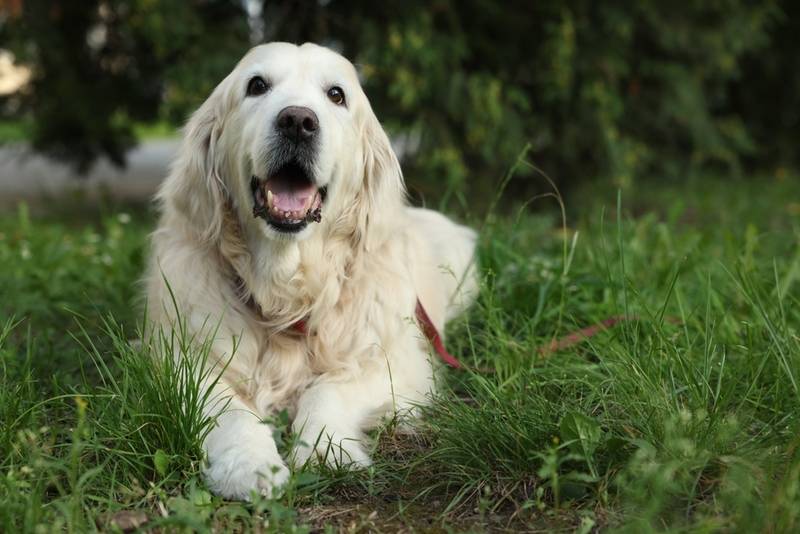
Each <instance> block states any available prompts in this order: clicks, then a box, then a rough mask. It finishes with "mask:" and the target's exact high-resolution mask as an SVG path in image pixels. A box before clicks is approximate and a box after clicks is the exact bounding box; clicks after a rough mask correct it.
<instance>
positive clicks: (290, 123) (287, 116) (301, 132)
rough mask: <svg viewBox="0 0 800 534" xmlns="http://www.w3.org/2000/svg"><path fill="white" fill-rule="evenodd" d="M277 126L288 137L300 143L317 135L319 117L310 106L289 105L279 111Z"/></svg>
mask: <svg viewBox="0 0 800 534" xmlns="http://www.w3.org/2000/svg"><path fill="white" fill-rule="evenodd" d="M275 126H276V128H277V129H278V131H279V132H281V133H282V134H283V135H285V136H286V137H287V138H289V139H291V140H292V141H295V142H296V143H299V142H301V141H309V140H311V139H312V138H313V137H314V136H315V135H317V131H318V130H319V119H317V114H316V113H314V112H313V111H311V110H310V109H308V108H304V107H300V106H289V107H286V108H283V110H281V112H280V113H278V120H277V121H276V123H275Z"/></svg>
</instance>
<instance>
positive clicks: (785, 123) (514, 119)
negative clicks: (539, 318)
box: [0, 0, 800, 195]
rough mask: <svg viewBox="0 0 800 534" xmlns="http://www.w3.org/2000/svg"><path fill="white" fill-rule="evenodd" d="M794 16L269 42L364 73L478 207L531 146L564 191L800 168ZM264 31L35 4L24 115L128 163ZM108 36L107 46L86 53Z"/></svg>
mask: <svg viewBox="0 0 800 534" xmlns="http://www.w3.org/2000/svg"><path fill="white" fill-rule="evenodd" d="M796 10H797V7H796V6H793V5H792V4H791V3H790V2H788V1H783V2H781V1H773V0H761V1H759V2H745V1H743V0H717V1H713V2H706V1H699V0H695V1H692V2H688V3H685V4H683V5H682V6H681V7H680V9H676V8H675V6H674V4H671V3H668V2H639V3H629V4H626V5H620V4H614V3H611V4H609V3H597V2H587V1H580V0H571V1H569V2H555V1H546V2H528V1H523V0H512V1H509V2H503V3H496V2H491V1H488V0H464V1H459V2H456V1H455V0H436V1H434V2H422V1H421V0H409V1H405V2H402V3H400V2H396V1H389V2H366V1H363V0H333V1H330V2H313V3H309V2H299V1H296V0H288V1H284V2H280V3H278V2H266V3H265V6H264V13H263V22H264V25H263V26H264V27H263V32H264V35H265V37H266V39H267V40H288V41H295V42H302V41H305V40H313V41H317V42H322V43H325V44H329V45H332V46H334V47H336V48H339V49H341V50H342V51H343V52H344V53H345V54H346V55H347V56H349V57H350V58H352V59H353V60H354V61H356V63H357V64H358V65H359V66H360V68H361V71H362V73H363V78H364V83H365V87H366V90H367V92H368V94H369V96H370V98H371V99H372V100H373V103H374V106H375V108H376V110H377V112H378V114H379V116H380V117H381V119H382V120H383V121H384V122H385V124H386V125H387V126H388V127H389V129H390V130H391V131H392V132H393V134H394V135H395V136H397V137H398V138H400V139H403V141H405V145H406V147H411V149H412V150H411V154H412V156H413V157H410V158H408V159H409V161H407V166H409V167H410V168H411V170H413V171H414V172H410V173H409V176H417V177H418V179H417V180H412V185H413V186H415V187H416V188H417V189H418V190H419V191H420V192H421V193H422V194H425V195H428V194H431V195H436V194H439V192H441V191H442V189H443V184H444V185H445V186H446V187H445V188H446V189H449V190H450V191H463V190H464V188H466V187H467V186H469V188H470V189H471V190H472V192H474V193H478V194H480V193H486V192H487V191H491V190H492V188H493V186H494V184H495V183H496V182H497V180H498V179H499V178H500V177H501V176H502V175H503V174H504V172H505V171H506V170H507V168H508V167H509V166H510V165H511V164H512V163H513V162H514V160H515V158H516V157H517V156H518V155H519V154H520V153H521V151H522V150H523V148H524V147H525V146H527V145H530V147H531V152H530V154H531V156H532V159H533V160H534V161H535V162H536V163H537V165H538V166H539V167H541V168H543V169H545V170H546V171H547V172H548V173H550V174H551V175H553V176H554V178H556V179H557V180H558V181H559V182H560V183H561V184H564V183H573V182H578V181H580V180H582V179H584V178H587V177H596V176H605V177H610V178H613V179H614V181H615V182H616V183H617V184H618V185H621V186H624V185H627V184H629V183H631V181H633V180H634V179H635V178H636V177H639V176H643V175H657V176H680V175H683V174H685V173H687V172H691V171H693V170H696V169H704V170H707V169H708V168H709V167H711V168H715V167H716V168H724V169H725V170H728V171H731V170H732V171H734V172H738V171H739V170H740V169H741V168H742V164H743V163H746V164H749V165H758V166H764V165H768V166H773V165H774V164H775V163H776V159H779V158H782V159H781V162H783V163H796V156H795V153H794V150H793V149H792V147H794V146H796V145H797V141H798V139H797V137H798V134H797V131H798V128H797V122H798V120H800V100H799V99H798V96H797V95H798V94H800V91H798V89H800V75H798V74H797V73H798V72H800V70H798V69H797V68H796V66H797V61H798V60H797V57H796V54H795V53H794V50H796V49H797V46H796V41H797V39H798V32H797V31H795V29H796V27H797V25H798V22H797V20H798V17H796V16H793V13H795V12H796ZM247 22H248V19H247V17H246V16H245V13H244V11H243V8H242V7H241V3H240V2H235V1H233V0H228V1H226V0H209V1H197V2H193V3H191V4H189V3H180V5H178V4H177V3H173V2H149V1H147V2H146V1H143V0H134V1H122V0H115V1H108V2H102V3H100V2H99V1H98V0H93V1H89V2H81V3H75V2H65V1H59V2H36V1H30V2H24V4H23V8H22V9H21V11H20V13H19V14H17V16H16V17H13V16H12V17H11V18H8V20H7V21H6V22H5V24H2V25H0V36H2V34H3V33H5V34H8V35H9V36H11V37H14V40H13V41H12V42H13V43H16V45H15V50H16V51H17V52H18V55H20V57H21V58H22V60H24V61H27V62H31V63H33V64H34V65H35V66H36V67H37V71H36V72H37V75H36V76H35V78H34V82H33V85H32V87H31V93H30V94H29V95H27V98H26V99H25V105H23V106H22V108H21V109H22V110H23V111H24V110H27V111H26V112H27V113H28V114H32V115H33V117H34V119H35V125H36V126H35V128H34V132H33V138H34V142H35V144H36V146H37V147H39V148H42V149H47V150H51V151H52V150H53V149H55V151H56V153H57V154H59V155H61V156H63V157H66V158H69V159H71V160H73V161H77V162H78V163H81V164H84V165H85V164H88V163H89V162H91V160H92V159H93V158H94V157H95V156H97V155H99V154H106V155H109V156H111V157H112V159H115V160H116V161H121V159H122V155H123V152H124V149H126V148H127V147H129V146H130V144H131V142H132V137H131V128H130V123H131V121H134V120H150V119H152V118H154V117H155V116H156V115H159V116H160V118H162V119H164V118H166V119H169V120H172V121H175V122H180V121H182V120H183V118H184V117H185V116H186V115H187V114H188V113H189V112H190V110H191V109H193V108H194V107H196V106H197V105H198V104H199V102H200V101H202V99H203V98H204V97H205V96H206V95H207V94H208V92H209V90H210V88H211V87H212V86H213V85H214V84H215V83H216V82H217V81H219V80H220V79H221V78H222V76H223V75H224V73H226V72H227V71H228V70H229V69H230V68H231V67H232V66H233V65H234V63H235V61H236V60H237V59H238V58H239V56H240V55H241V54H242V53H243V52H244V50H245V49H246V48H247V46H248V42H247ZM250 22H253V21H252V20H251V21H250ZM0 24H1V23H0ZM98 25H101V26H104V27H106V28H107V37H106V39H105V41H104V42H103V44H102V46H100V47H99V48H93V47H92V46H91V45H88V44H83V43H84V42H85V41H86V38H85V37H86V35H87V34H90V33H91V32H93V31H95V30H96V28H97V27H98ZM259 31H261V30H257V31H256V32H255V33H251V38H252V37H253V36H256V37H257V36H258V32H259ZM76 43H81V45H80V46H76ZM31 50H33V51H34V52H33V53H31V52H30V51H31ZM26 52H27V53H26ZM773 96H775V98H773ZM64 102H69V103H70V105H69V106H65V105H64ZM776 117H777V118H778V121H777V122H778V124H775V123H776ZM529 172H530V171H529ZM517 187H518V188H519V187H520V186H519V185H518V186H517Z"/></svg>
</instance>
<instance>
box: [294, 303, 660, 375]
mask: <svg viewBox="0 0 800 534" xmlns="http://www.w3.org/2000/svg"><path fill="white" fill-rule="evenodd" d="M416 316H417V322H419V326H420V328H421V329H422V333H423V334H425V337H426V338H427V339H428V341H429V342H430V343H431V345H433V350H435V351H436V354H438V355H439V358H441V359H442V361H443V362H444V363H445V364H446V365H448V366H449V367H452V368H453V369H463V368H464V366H463V365H462V364H461V362H460V361H458V358H456V357H455V356H453V355H452V354H450V353H449V352H448V351H447V349H446V348H445V346H444V341H442V336H441V334H439V330H437V329H436V326H435V325H434V324H433V321H431V318H430V316H428V312H427V311H425V306H423V305H422V302H420V300H419V299H417V309H416ZM635 319H637V317H636V316H625V315H616V316H613V317H609V318H608V319H605V320H604V321H601V322H599V323H597V324H593V325H591V326H587V327H585V328H581V329H580V330H576V331H574V332H571V333H569V334H567V335H566V336H564V337H562V338H560V339H554V340H552V341H551V342H550V343H548V344H547V345H544V346H541V347H539V348H538V349H537V351H536V352H537V354H538V355H539V356H540V357H544V356H547V355H549V354H551V353H553V352H557V351H560V350H564V349H566V348H569V347H572V346H573V345H577V344H578V343H581V342H583V341H586V340H587V339H589V338H590V337H593V336H595V335H597V334H599V333H600V332H602V331H604V330H608V329H609V328H611V327H613V326H614V325H616V324H618V323H620V322H623V321H631V320H635ZM670 322H675V321H674V320H670ZM290 328H291V329H292V330H293V331H294V333H296V334H300V335H308V325H307V324H306V321H305V319H300V320H299V321H297V322H296V323H294V324H292V326H291V327H290Z"/></svg>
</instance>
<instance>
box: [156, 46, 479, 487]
mask: <svg viewBox="0 0 800 534" xmlns="http://www.w3.org/2000/svg"><path fill="white" fill-rule="evenodd" d="M157 200H158V204H159V208H160V215H161V216H160V220H159V223H158V228H157V229H156V231H155V232H154V234H153V236H152V250H151V255H150V264H149V268H148V273H147V275H146V283H147V295H146V297H147V303H148V317H149V319H150V320H151V321H152V323H151V324H153V325H154V326H156V327H158V328H164V329H175V328H176V321H178V320H179V318H180V320H182V321H185V324H186V327H187V328H188V329H189V331H190V332H191V333H192V334H193V335H195V336H196V339H202V338H204V337H205V336H213V340H212V343H211V346H212V358H213V360H214V364H215V365H216V366H217V367H215V369H217V371H215V372H216V375H215V376H218V375H221V376H220V379H219V381H218V382H217V383H216V384H213V385H209V386H208V387H210V388H213V390H212V391H210V392H209V393H211V394H213V398H214V402H209V403H208V405H207V406H205V410H206V413H207V414H208V415H209V416H214V417H215V426H214V428H213V429H212V430H211V432H210V433H209V434H208V436H207V438H206V440H205V442H204V450H205V452H206V454H207V464H206V466H205V475H206V479H207V481H208V485H209V487H210V488H211V489H212V490H213V491H214V492H216V493H218V494H220V495H222V496H224V497H227V498H234V499H247V498H250V497H251V496H252V495H253V493H252V492H259V493H262V494H267V495H269V494H272V493H273V492H274V490H276V489H278V488H280V486H281V484H283V483H284V482H285V481H286V479H287V477H288V475H289V471H288V468H287V462H288V463H291V462H295V463H299V464H302V463H303V462H305V461H308V460H311V461H326V462H330V463H332V464H336V465H345V466H350V467H353V468H359V467H363V466H367V465H369V464H370V456H369V453H368V450H369V447H368V443H367V442H366V441H365V437H364V434H363V432H364V430H366V429H368V428H370V427H374V426H375V425H376V424H378V423H379V421H380V420H381V418H383V417H387V416H394V415H397V414H412V415H413V412H414V408H415V407H417V406H419V405H421V404H423V403H425V402H426V400H428V399H429V397H430V394H431V392H432V391H433V389H434V370H435V369H436V368H437V367H438V363H437V359H436V357H435V356H434V357H431V351H430V350H429V349H430V347H429V343H428V340H427V339H426V337H425V336H424V335H422V334H421V331H420V325H419V324H417V322H416V321H415V320H414V318H415V306H416V305H417V302H418V301H419V302H420V303H422V305H424V309H425V310H426V311H427V315H428V316H429V317H430V322H431V323H432V325H433V326H434V327H435V329H436V330H438V332H442V331H443V328H444V325H445V322H446V321H448V320H449V319H451V318H453V317H454V316H456V315H457V314H459V313H461V312H462V311H463V310H464V309H465V308H466V307H467V306H468V305H469V303H470V302H471V300H472V299H473V297H474V295H475V293H476V288H477V279H476V274H475V268H474V266H473V253H474V246H475V233H474V232H473V231H472V230H470V229H468V228H466V227H464V226H460V225H458V224H455V223H454V222H452V221H451V220H449V219H448V218H446V217H445V216H443V215H441V214H439V213H436V212H434V211H430V210H427V209H419V208H412V207H410V206H409V205H408V203H407V200H406V194H405V186H404V182H403V176H402V173H401V170H400V165H399V163H398V160H397V157H396V155H395V153H394V151H393V150H392V147H391V145H390V143H389V139H388V137H387V135H386V133H385V132H384V131H383V129H382V128H381V125H380V123H379V122H378V120H377V119H376V117H375V115H374V114H373V112H372V109H371V107H370V104H369V102H368V100H367V97H366V95H365V94H364V92H363V90H362V89H361V86H360V84H359V81H358V76H357V73H356V70H355V68H354V67H353V65H352V64H351V63H350V62H349V61H347V60H346V59H345V58H343V57H342V56H340V55H339V54H337V53H335V52H333V51H331V50H329V49H327V48H324V47H321V46H317V45H314V44H304V45H302V46H296V45H293V44H288V43H271V44H266V45H261V46H258V47H255V48H253V49H252V50H250V51H249V52H248V53H247V54H246V55H245V56H244V58H243V59H242V60H241V61H240V62H239V64H238V65H236V67H235V68H234V69H233V72H231V73H230V74H229V75H228V76H227V77H226V78H225V79H224V80H223V81H222V82H221V83H220V84H219V85H218V86H217V87H216V88H215V89H214V91H213V92H212V94H211V96H210V97H209V98H208V99H207V100H206V101H205V103H204V104H203V105H202V106H201V107H200V109H199V110H198V111H197V112H196V113H195V114H194V115H193V116H192V117H191V119H190V120H189V122H188V124H187V126H186V128H185V130H184V140H183V144H182V148H181V149H180V152H179V154H178V156H177V158H176V160H175V162H174V164H173V166H172V168H171V172H170V174H169V176H168V177H167V178H166V180H165V181H164V183H163V184H162V186H161V188H160V190H159V193H158V195H157ZM226 364H227V365H226ZM209 384H211V382H209ZM282 409H287V410H288V413H289V414H290V416H291V417H292V421H293V423H292V429H293V431H294V432H295V433H296V434H297V436H298V439H297V442H298V445H297V446H296V447H295V449H294V451H293V452H292V453H291V454H290V455H289V458H286V459H284V458H282V457H281V455H280V454H279V452H278V450H277V447H276V444H275V440H274V438H273V430H272V428H270V426H269V425H268V424H265V423H263V420H264V418H267V417H269V415H270V414H273V413H275V412H276V411H278V410H282Z"/></svg>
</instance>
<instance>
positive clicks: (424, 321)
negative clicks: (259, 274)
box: [291, 299, 462, 369]
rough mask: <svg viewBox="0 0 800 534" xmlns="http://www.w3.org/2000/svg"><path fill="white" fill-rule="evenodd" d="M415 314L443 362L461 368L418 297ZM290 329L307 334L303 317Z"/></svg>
mask: <svg viewBox="0 0 800 534" xmlns="http://www.w3.org/2000/svg"><path fill="white" fill-rule="evenodd" d="M416 314H417V321H419V326H420V328H422V333H423V334H425V337H426V338H428V341H430V342H431V345H433V349H434V350H435V351H436V354H438V355H439V357H440V358H441V359H442V361H443V362H444V363H446V364H447V365H449V366H450V367H452V368H453V369H461V367H462V365H461V362H459V361H458V360H457V359H456V357H455V356H453V355H452V354H450V353H449V352H447V349H446V348H445V347H444V342H443V341H442V336H441V335H440V334H439V331H438V330H437V329H436V326H434V324H433V321H431V318H430V317H429V316H428V312H427V311H425V307H424V306H423V305H422V302H420V301H419V299H417V310H416ZM291 329H292V330H293V331H294V332H295V333H297V334H301V335H307V334H308V325H306V321H305V319H300V320H299V321H297V322H296V323H294V324H292V326H291Z"/></svg>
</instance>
